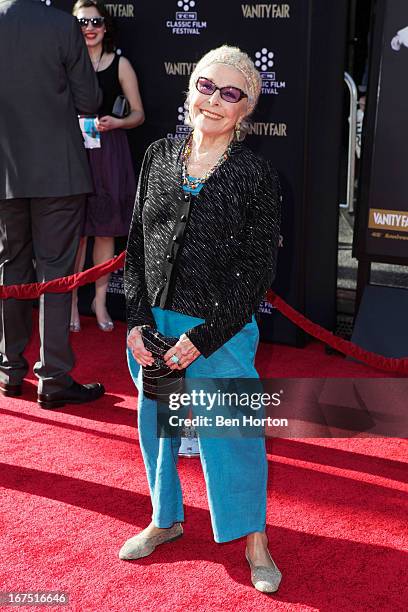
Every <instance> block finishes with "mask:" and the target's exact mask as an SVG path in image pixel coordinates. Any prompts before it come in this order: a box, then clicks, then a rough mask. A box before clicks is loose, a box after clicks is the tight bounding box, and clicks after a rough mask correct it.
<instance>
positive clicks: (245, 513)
mask: <svg viewBox="0 0 408 612" xmlns="http://www.w3.org/2000/svg"><path fill="white" fill-rule="evenodd" d="M153 315H154V318H155V320H156V324H157V329H158V330H159V331H160V332H161V333H162V334H165V335H167V336H180V335H181V334H182V333H184V332H186V331H187V330H188V329H190V328H191V327H194V326H196V325H198V324H199V323H202V322H203V321H202V319H197V318H195V317H190V316H187V315H183V314H180V313H177V312H173V311H169V310H162V309H160V308H153ZM258 341H259V332H258V326H257V324H256V321H255V319H254V318H253V319H252V321H251V322H250V323H248V324H247V325H245V327H244V328H243V329H242V330H241V331H240V332H239V333H237V334H236V335H235V336H234V337H233V338H231V339H230V340H229V341H228V342H226V343H225V344H224V345H223V346H222V347H221V348H220V349H218V350H217V351H216V352H215V353H213V354H212V355H211V356H210V357H208V358H207V359H205V358H204V357H202V356H201V357H198V359H196V360H195V361H194V362H193V363H192V364H191V365H190V366H189V367H188V368H187V370H186V377H190V378H259V376H258V373H257V371H256V369H255V365H254V361H255V353H256V349H257V346H258ZM127 354H128V365H129V370H130V373H131V376H132V378H133V381H134V383H135V385H136V387H137V389H138V390H139V409H138V428H139V441H140V447H141V450H142V455H143V460H144V464H145V468H146V474H147V479H148V483H149V489H150V495H151V501H152V506H153V514H152V520H153V522H154V524H155V525H156V526H157V527H162V528H164V527H171V526H172V525H173V523H175V522H181V521H184V510H183V499H182V492H181V485H180V479H179V476H178V473H177V462H178V450H179V447H180V442H181V439H180V437H179V436H178V437H172V438H171V437H168V438H165V437H157V402H155V401H154V400H151V399H148V398H146V397H144V396H143V393H142V369H141V367H140V366H139V365H138V363H137V362H136V360H135V359H134V357H133V355H132V353H131V352H130V350H128V353H127ZM198 443H199V449H200V458H201V464H202V468H203V472H204V477H205V482H206V487H207V496H208V504H209V508H210V514H211V524H212V528H213V533H214V540H215V541H216V542H228V541H230V540H234V539H235V538H240V537H242V536H245V535H247V534H249V533H252V532H254V531H264V530H265V526H266V485H267V474H268V465H267V459H266V450H265V439H264V437H257V438H255V437H254V438H210V437H204V436H201V437H200V435H198Z"/></svg>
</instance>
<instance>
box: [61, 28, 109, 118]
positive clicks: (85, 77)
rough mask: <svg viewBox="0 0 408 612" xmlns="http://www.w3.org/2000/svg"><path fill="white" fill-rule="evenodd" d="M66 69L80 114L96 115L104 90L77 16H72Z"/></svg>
mask: <svg viewBox="0 0 408 612" xmlns="http://www.w3.org/2000/svg"><path fill="white" fill-rule="evenodd" d="M65 69H66V71H67V77H68V81H69V85H70V88H71V94H72V98H73V100H74V105H75V108H76V110H77V112H78V114H80V115H95V114H96V113H97V112H98V108H99V106H100V105H101V103H102V92H101V90H100V89H99V85H98V79H97V77H96V74H95V71H94V69H93V67H92V63H91V60H90V58H89V53H88V50H87V48H86V45H85V42H84V37H83V35H82V32H81V29H80V27H79V25H78V23H77V19H76V18H72V23H71V30H70V35H69V41H68V48H67V54H66V57H65Z"/></svg>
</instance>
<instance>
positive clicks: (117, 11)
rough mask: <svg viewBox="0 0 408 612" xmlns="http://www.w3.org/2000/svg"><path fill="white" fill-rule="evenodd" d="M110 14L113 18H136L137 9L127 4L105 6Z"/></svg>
mask: <svg viewBox="0 0 408 612" xmlns="http://www.w3.org/2000/svg"><path fill="white" fill-rule="evenodd" d="M105 6H106V8H107V10H108V11H109V14H110V15H111V16H112V17H128V18H129V17H130V18H133V17H134V16H135V13H134V12H135V7H134V5H133V4H130V3H129V2H127V3H126V4H105Z"/></svg>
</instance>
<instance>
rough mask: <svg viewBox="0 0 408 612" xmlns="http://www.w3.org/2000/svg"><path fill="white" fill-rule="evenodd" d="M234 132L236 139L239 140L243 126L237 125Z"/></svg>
mask: <svg viewBox="0 0 408 612" xmlns="http://www.w3.org/2000/svg"><path fill="white" fill-rule="evenodd" d="M234 131H235V138H236V139H237V140H239V137H240V135H241V124H240V123H237V124H236V126H235V129H234Z"/></svg>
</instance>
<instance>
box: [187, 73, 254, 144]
mask: <svg viewBox="0 0 408 612" xmlns="http://www.w3.org/2000/svg"><path fill="white" fill-rule="evenodd" d="M199 76H200V77H206V78H207V79H210V80H211V81H213V83H214V84H215V85H216V86H217V87H228V86H232V87H238V88H239V89H241V90H242V91H243V92H245V93H247V92H246V83H245V78H244V76H243V75H242V74H241V72H239V70H237V69H236V68H234V67H232V66H227V65H225V64H211V65H210V66H207V68H204V69H203V70H202V72H201V73H200V75H199ZM189 99H190V104H189V113H190V120H191V124H192V126H193V128H194V129H195V130H200V131H201V132H202V133H203V134H205V135H211V136H216V135H221V134H231V135H232V134H233V132H234V128H235V126H236V124H237V123H239V122H240V121H241V120H242V119H243V118H244V117H245V116H246V115H247V110H248V99H247V98H243V99H242V100H240V101H239V102H236V103H232V102H227V101H226V100H223V99H222V98H221V96H220V92H219V90H216V91H215V92H214V93H213V94H212V95H211V96H208V95H205V94H202V93H200V92H199V91H197V89H196V87H195V86H194V88H193V89H192V90H191V91H190V96H189Z"/></svg>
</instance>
